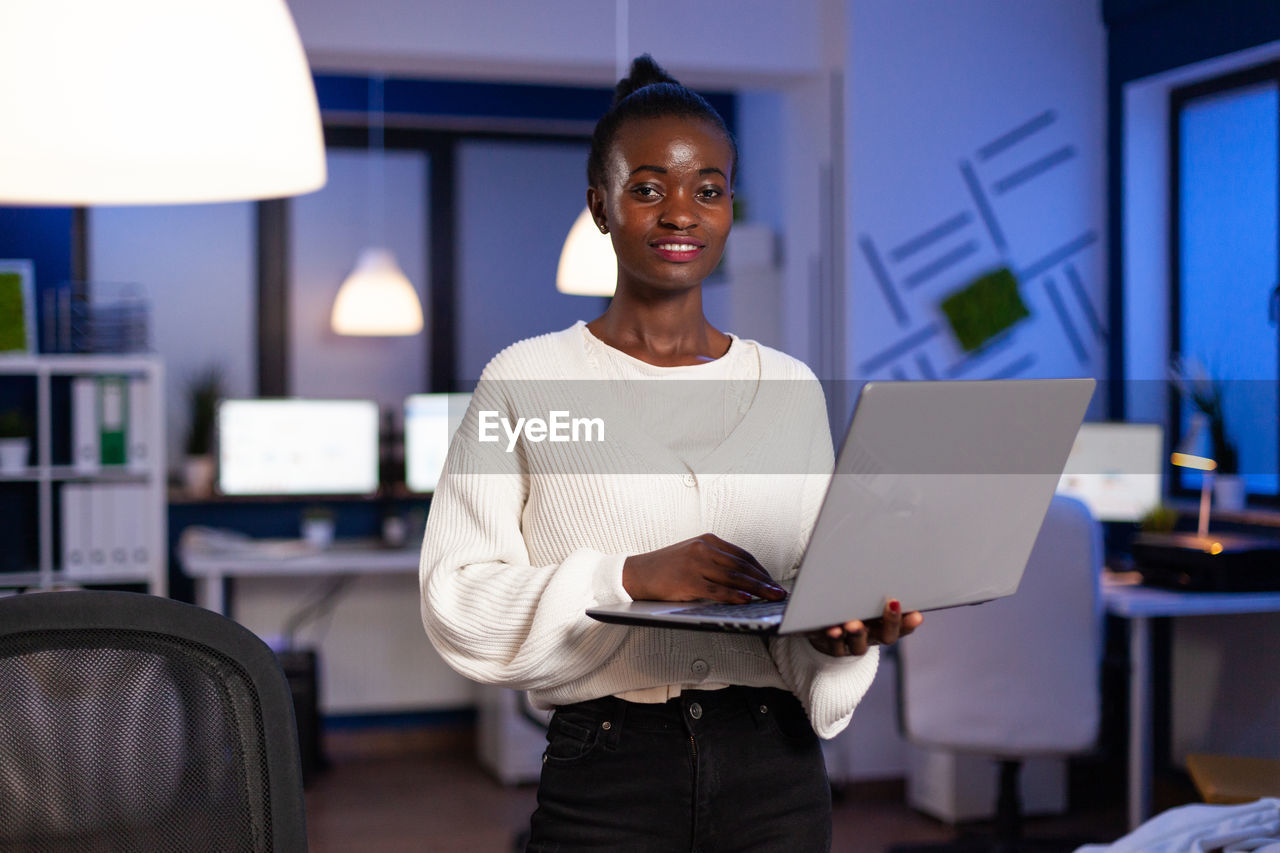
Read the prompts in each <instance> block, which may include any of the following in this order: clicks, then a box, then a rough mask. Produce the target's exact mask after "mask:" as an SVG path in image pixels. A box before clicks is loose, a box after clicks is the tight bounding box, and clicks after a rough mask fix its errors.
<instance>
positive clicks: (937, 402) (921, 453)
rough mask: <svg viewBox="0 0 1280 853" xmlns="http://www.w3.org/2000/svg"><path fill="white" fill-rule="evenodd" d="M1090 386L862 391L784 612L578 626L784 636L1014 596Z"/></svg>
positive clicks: (764, 606) (634, 605) (651, 608)
mask: <svg viewBox="0 0 1280 853" xmlns="http://www.w3.org/2000/svg"><path fill="white" fill-rule="evenodd" d="M1094 385H1095V383H1094V380H1092V379H1013V380H980V381H949V382H868V383H867V384H866V385H864V386H863V388H862V393H861V394H860V395H859V397H858V402H857V406H856V407H855V409H854V414H853V420H852V421H851V423H850V424H849V431H848V433H847V434H846V436H845V440H844V443H843V447H842V448H841V450H840V455H839V457H838V458H837V460H836V468H835V474H834V475H833V476H832V478H831V483H830V485H829V486H828V488H827V495H826V498H825V499H824V501H823V504H822V509H821V510H820V512H819V514H818V520H817V523H816V525H815V526H814V530H813V535H812V537H811V538H810V540H809V545H808V547H807V548H806V549H805V553H804V558H803V559H802V560H801V563H800V566H799V571H798V574H797V575H796V578H795V584H794V588H793V589H792V591H791V595H790V596H789V597H788V598H787V600H786V601H781V602H764V601H760V602H752V603H747V604H720V603H705V602H704V603H698V602H671V601H633V602H629V603H627V604H622V605H616V606H612V607H594V608H591V609H589V610H587V615H588V616H591V617H592V618H594V619H598V620H600V621H602V622H617V623H622V624H628V625H654V626H665V627H670V628H694V629H703V630H714V631H743V632H748V633H761V634H771V633H782V634H789V633H795V632H800V631H811V630H814V629H817V628H824V627H827V626H830V625H837V624H840V623H843V622H848V621H850V620H853V619H872V618H875V617H877V616H880V615H882V613H883V612H884V606H885V603H886V601H887V600H888V599H889V598H897V599H899V600H900V601H901V602H902V609H903V611H904V612H905V611H911V610H937V609H940V608H944V607H955V606H958V605H962V604H979V603H982V602H984V601H990V600H992V599H996V598H1001V597H1003V596H1006V595H1011V594H1013V593H1014V592H1016V591H1017V589H1018V583H1019V581H1020V580H1021V579H1022V572H1023V570H1024V569H1025V568H1026V565H1027V559H1028V557H1030V555H1031V547H1032V545H1034V544H1035V540H1036V536H1037V535H1038V534H1039V532H1040V525H1041V523H1042V522H1043V521H1044V517H1045V513H1046V512H1048V509H1049V502H1050V501H1051V500H1052V499H1053V494H1054V490H1055V488H1056V487H1057V485H1058V480H1059V479H1060V477H1061V476H1062V469H1063V467H1064V466H1065V464H1066V461H1067V455H1068V454H1069V453H1070V452H1071V446H1072V443H1073V442H1074V440H1075V437H1076V432H1077V431H1078V430H1079V429H1080V423H1081V421H1082V420H1083V419H1084V414H1085V410H1086V408H1087V407H1088V405H1089V400H1090V398H1091V397H1092V396H1093V389H1094ZM765 568H775V567H770V566H766V567H765Z"/></svg>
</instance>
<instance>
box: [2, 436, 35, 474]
mask: <svg viewBox="0 0 1280 853" xmlns="http://www.w3.org/2000/svg"><path fill="white" fill-rule="evenodd" d="M30 458H31V439H29V438H0V474H21V473H22V472H24V471H26V470H27V461H28V460H29V459H30Z"/></svg>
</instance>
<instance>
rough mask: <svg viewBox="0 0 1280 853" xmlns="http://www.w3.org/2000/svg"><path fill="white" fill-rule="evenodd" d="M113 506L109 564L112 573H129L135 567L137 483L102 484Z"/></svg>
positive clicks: (107, 498)
mask: <svg viewBox="0 0 1280 853" xmlns="http://www.w3.org/2000/svg"><path fill="white" fill-rule="evenodd" d="M99 488H100V489H101V490H102V491H103V492H106V495H105V496H104V497H105V499H106V501H107V502H108V503H109V504H110V506H111V511H110V517H111V529H110V531H109V538H108V540H107V565H108V566H109V567H110V570H111V574H112V575H122V574H129V571H130V569H131V568H132V567H133V561H132V552H133V520H134V518H136V517H137V515H138V505H137V497H136V493H137V491H138V487H137V486H135V485H129V484H124V485H118V486H100V487H99Z"/></svg>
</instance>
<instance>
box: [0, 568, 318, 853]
mask: <svg viewBox="0 0 1280 853" xmlns="http://www.w3.org/2000/svg"><path fill="white" fill-rule="evenodd" d="M306 843H307V842H306V821H305V817H304V804H303V794H302V775H301V768H300V764H299V758H298V741H297V735H296V733H295V727H294V719H293V705H292V701H291V698H290V693H289V687H288V683H287V681H286V680H285V676H284V673H283V672H282V671H281V669H280V667H279V665H278V664H277V663H276V660H275V656H274V655H273V654H272V652H271V650H270V649H269V648H267V646H266V645H265V644H264V643H263V642H262V641H261V640H259V639H258V638H257V637H256V636H254V635H253V634H252V633H251V632H249V631H248V630H246V629H245V628H243V627H241V626H240V625H238V624H237V623H235V622H233V621H232V620H230V619H227V618H225V617H223V616H220V615H218V614H216V613H213V612H211V611H208V610H203V609H200V608H198V607H193V606H191V605H187V604H182V603H180V602H176V601H171V600H169V599H167V598H160V597H157V596H152V595H145V594H141V593H129V592H107V591H92V592H90V591H67V592H40V593H27V594H24V595H15V596H10V597H6V598H0V850H4V851H7V853H28V851H30V853H36V851H38V853H79V851H98V850H146V851H148V853H164V851H175V853H177V851H181V853H200V851H209V853H233V851H246V853H267V851H305V850H306Z"/></svg>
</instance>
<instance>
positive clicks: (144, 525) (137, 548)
mask: <svg viewBox="0 0 1280 853" xmlns="http://www.w3.org/2000/svg"><path fill="white" fill-rule="evenodd" d="M125 488H126V489H128V490H129V500H128V501H127V504H128V513H127V515H128V524H127V525H126V529H127V535H126V537H125V548H126V550H127V552H128V558H127V561H126V568H127V569H128V571H129V573H130V574H136V575H145V574H146V573H147V569H148V567H149V566H150V565H151V538H150V537H151V528H152V519H151V517H150V516H149V515H148V514H147V501H148V500H150V495H149V494H148V492H147V487H146V486H145V485H141V484H137V483H135V484H131V485H128V486H125Z"/></svg>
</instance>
